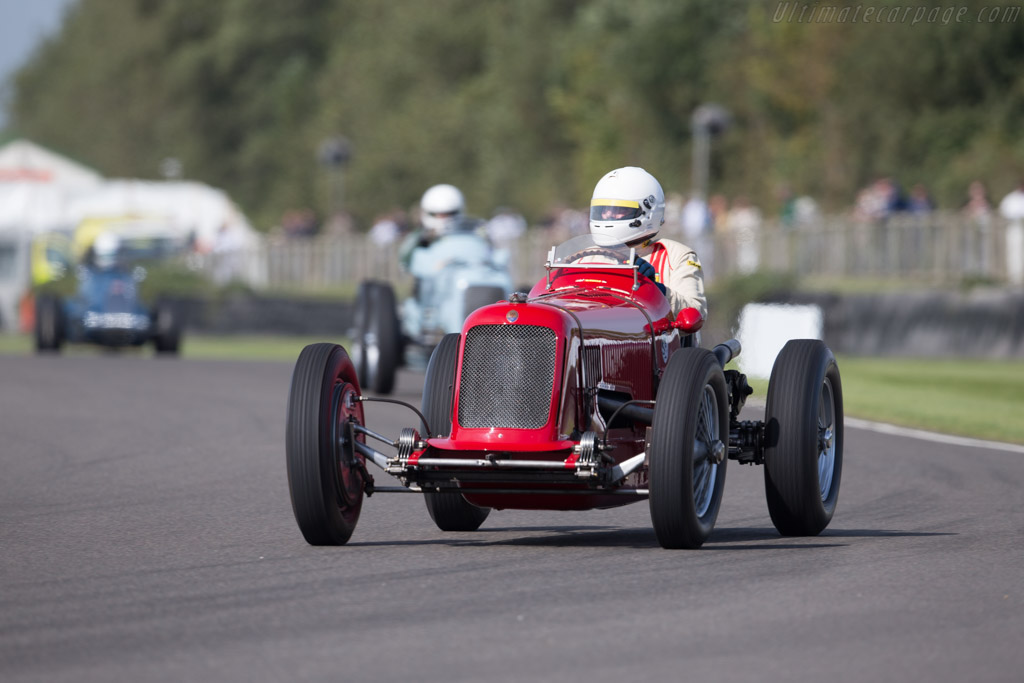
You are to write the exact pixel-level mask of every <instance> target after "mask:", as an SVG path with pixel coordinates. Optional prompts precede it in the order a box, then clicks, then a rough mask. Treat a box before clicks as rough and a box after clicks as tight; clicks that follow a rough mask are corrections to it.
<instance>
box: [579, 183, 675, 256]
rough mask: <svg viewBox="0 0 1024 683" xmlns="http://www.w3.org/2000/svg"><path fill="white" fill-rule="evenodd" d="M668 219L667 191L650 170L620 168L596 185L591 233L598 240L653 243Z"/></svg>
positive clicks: (592, 201) (632, 245) (632, 244)
mask: <svg viewBox="0 0 1024 683" xmlns="http://www.w3.org/2000/svg"><path fill="white" fill-rule="evenodd" d="M664 222H665V192H664V190H662V189H661V183H659V182H658V180H657V179H656V178H655V177H654V176H652V175H651V174H650V173H648V172H647V171H645V170H644V169H642V168H637V167H636V166H626V167H624V168H617V169H615V170H614V171H610V172H609V173H607V174H605V176H604V177H603V178H601V179H600V180H599V181H597V185H595V186H594V196H593V198H592V199H591V200H590V234H592V235H593V236H594V238H595V241H597V242H598V243H600V242H602V241H607V242H608V243H615V242H622V243H625V244H627V245H629V246H631V247H634V246H638V245H640V244H642V243H645V242H649V241H650V240H652V239H654V236H655V235H657V234H658V231H659V230H661V225H662V223H664Z"/></svg>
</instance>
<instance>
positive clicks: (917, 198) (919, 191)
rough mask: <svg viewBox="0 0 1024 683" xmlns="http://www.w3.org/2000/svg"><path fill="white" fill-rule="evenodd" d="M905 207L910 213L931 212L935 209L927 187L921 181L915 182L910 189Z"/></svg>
mask: <svg viewBox="0 0 1024 683" xmlns="http://www.w3.org/2000/svg"><path fill="white" fill-rule="evenodd" d="M906 209H907V211H908V212H910V213H912V214H925V213H931V212H932V211H934V210H935V204H934V203H933V202H932V198H931V196H930V195H929V194H928V189H927V188H926V187H925V186H924V185H923V184H921V183H917V184H916V185H914V187H913V188H911V190H910V197H908V198H907V204H906Z"/></svg>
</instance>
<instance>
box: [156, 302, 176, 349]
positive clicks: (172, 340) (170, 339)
mask: <svg viewBox="0 0 1024 683" xmlns="http://www.w3.org/2000/svg"><path fill="white" fill-rule="evenodd" d="M153 328H154V330H155V333H154V336H153V345H154V346H155V347H156V352H157V353H160V354H167V355H173V356H176V355H178V352H179V350H180V348H181V316H180V315H179V314H178V311H177V309H176V308H175V307H174V306H173V305H172V304H170V303H168V302H166V301H163V302H160V303H159V304H157V307H156V312H155V313H154V314H153Z"/></svg>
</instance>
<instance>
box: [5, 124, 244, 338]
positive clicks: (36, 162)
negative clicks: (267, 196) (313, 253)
mask: <svg viewBox="0 0 1024 683" xmlns="http://www.w3.org/2000/svg"><path fill="white" fill-rule="evenodd" d="M122 216H138V217H146V218H154V219H160V220H161V221H162V222H164V223H165V224H166V225H167V226H169V228H170V229H171V230H175V231H178V232H179V233H180V235H181V236H182V237H188V236H192V237H194V238H195V244H196V246H197V248H198V249H199V250H201V251H204V252H215V251H219V250H221V249H224V248H225V247H227V248H229V249H231V250H243V249H249V248H254V247H256V246H257V245H258V244H259V243H260V237H259V234H258V233H257V232H256V231H255V230H253V228H252V226H251V225H250V224H249V222H248V220H247V219H246V217H245V216H244V215H243V214H242V212H241V211H239V209H238V207H237V206H236V205H235V204H234V202H232V201H231V199H230V197H228V195H227V194H226V193H224V192H223V191H222V190H218V189H216V188H213V187H210V186H209V185H205V184H203V183H199V182H192V181H146V180H131V179H115V180H107V179H104V178H103V177H102V176H101V175H100V174H99V173H97V172H96V171H94V170H92V169H90V168H88V167H86V166H83V165H81V164H79V163H77V162H75V161H72V160H70V159H67V158H65V157H63V156H61V155H59V154H56V153H54V152H51V151H50V150H47V149H45V148H43V147H40V146H39V145H36V144H34V143H32V142H29V141H28V140H15V141H13V142H10V143H8V144H6V145H4V146H2V147H0V251H4V250H6V252H11V253H10V254H8V255H7V256H3V254H0V256H3V258H0V266H4V264H6V267H4V268H0V271H4V270H5V271H6V272H0V325H5V323H4V321H5V320H6V321H9V320H10V315H11V310H12V306H13V305H14V303H13V302H14V301H16V300H17V298H19V297H20V296H21V295H22V294H23V293H24V291H25V290H26V289H27V288H28V278H27V268H26V266H27V259H28V256H27V247H26V245H27V244H28V243H29V241H30V240H31V238H32V237H33V236H34V235H38V234H40V233H44V232H50V231H65V232H70V231H72V230H73V229H74V228H75V226H77V225H78V224H79V223H80V222H82V221H83V220H85V219H88V218H117V217H122ZM5 245H6V246H5ZM6 252H5V253H6ZM7 326H9V325H7Z"/></svg>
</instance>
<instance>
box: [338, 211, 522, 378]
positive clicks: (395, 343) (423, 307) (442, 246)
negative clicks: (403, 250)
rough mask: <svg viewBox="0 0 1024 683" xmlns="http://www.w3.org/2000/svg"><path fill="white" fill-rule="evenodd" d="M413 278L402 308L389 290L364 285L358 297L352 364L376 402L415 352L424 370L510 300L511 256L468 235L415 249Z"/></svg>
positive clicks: (368, 283)
mask: <svg viewBox="0 0 1024 683" xmlns="http://www.w3.org/2000/svg"><path fill="white" fill-rule="evenodd" d="M409 272H410V274H412V275H413V277H414V278H415V279H416V285H415V288H414V291H413V293H412V296H410V297H408V298H407V299H405V300H404V301H403V302H402V303H401V304H400V305H399V304H398V303H397V302H396V297H395V293H394V290H393V288H392V286H391V285H390V284H389V283H387V282H379V281H366V282H363V283H361V284H360V286H359V291H358V293H357V294H356V302H355V310H354V315H353V325H352V329H351V331H350V336H351V338H352V359H353V363H355V367H356V372H357V373H358V375H359V382H360V385H361V386H364V387H366V388H367V389H369V390H370V391H374V392H376V393H379V394H389V393H391V391H392V389H393V388H394V383H395V371H396V370H397V369H398V368H399V367H400V366H402V365H405V364H406V361H407V360H409V358H408V357H407V353H406V352H407V351H408V350H410V348H413V349H416V350H418V351H422V355H423V360H424V362H423V365H424V366H425V365H426V359H427V358H429V356H430V352H431V351H432V350H433V349H434V347H435V346H436V345H437V344H438V343H440V341H441V339H443V338H444V336H445V335H446V334H450V333H452V332H459V331H460V330H461V329H462V323H463V321H465V319H466V316H468V315H469V314H470V313H472V312H473V311H475V310H476V309H478V308H480V307H481V306H486V305H488V304H493V303H494V302H496V301H498V300H502V299H507V298H508V297H509V295H510V294H511V293H512V280H511V277H510V276H509V274H508V268H507V253H506V252H504V251H502V250H495V249H493V248H492V247H491V245H490V243H489V242H488V241H487V239H486V238H484V237H481V236H480V235H478V234H476V233H475V232H472V231H468V230H462V231H456V232H450V233H447V234H444V235H442V236H441V237H440V238H438V239H437V240H435V241H433V242H431V243H430V244H429V245H427V246H426V247H425V248H422V249H417V250H416V251H415V252H413V254H412V259H411V261H410V264H409Z"/></svg>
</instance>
